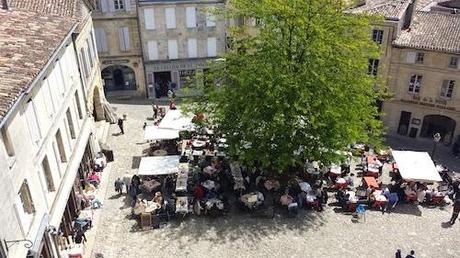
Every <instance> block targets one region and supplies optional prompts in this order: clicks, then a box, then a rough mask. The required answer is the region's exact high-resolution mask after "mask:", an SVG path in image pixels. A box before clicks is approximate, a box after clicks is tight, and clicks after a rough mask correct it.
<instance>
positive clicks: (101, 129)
mask: <svg viewBox="0 0 460 258" xmlns="http://www.w3.org/2000/svg"><path fill="white" fill-rule="evenodd" d="M109 131H110V123H109V122H107V121H98V122H96V135H97V139H98V141H99V144H105V143H106V142H107V137H108V136H109Z"/></svg>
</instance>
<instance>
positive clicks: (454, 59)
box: [449, 56, 458, 68]
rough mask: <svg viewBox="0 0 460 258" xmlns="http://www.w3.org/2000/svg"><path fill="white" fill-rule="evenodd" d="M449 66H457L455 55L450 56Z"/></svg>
mask: <svg viewBox="0 0 460 258" xmlns="http://www.w3.org/2000/svg"><path fill="white" fill-rule="evenodd" d="M449 67H450V68H458V57H456V56H452V57H450V61H449Z"/></svg>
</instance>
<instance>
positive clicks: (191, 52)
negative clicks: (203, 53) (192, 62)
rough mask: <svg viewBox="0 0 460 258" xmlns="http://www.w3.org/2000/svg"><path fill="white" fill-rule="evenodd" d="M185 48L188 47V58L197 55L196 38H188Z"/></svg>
mask: <svg viewBox="0 0 460 258" xmlns="http://www.w3.org/2000/svg"><path fill="white" fill-rule="evenodd" d="M187 49H188V57H189V58H196V57H198V53H197V44H196V39H188V41H187Z"/></svg>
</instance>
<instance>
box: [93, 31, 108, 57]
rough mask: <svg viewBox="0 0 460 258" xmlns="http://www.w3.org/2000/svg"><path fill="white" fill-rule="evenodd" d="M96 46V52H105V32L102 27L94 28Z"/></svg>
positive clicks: (106, 49)
mask: <svg viewBox="0 0 460 258" xmlns="http://www.w3.org/2000/svg"><path fill="white" fill-rule="evenodd" d="M94 30H95V33H96V47H97V51H98V52H107V51H108V48H107V34H106V33H105V30H104V29H103V28H95V29H94Z"/></svg>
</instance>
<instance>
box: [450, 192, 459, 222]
mask: <svg viewBox="0 0 460 258" xmlns="http://www.w3.org/2000/svg"><path fill="white" fill-rule="evenodd" d="M456 197H457V198H456V199H455V201H454V204H453V206H454V210H453V211H452V217H451V218H450V224H451V225H454V224H455V221H456V220H457V218H458V214H459V213H460V198H459V194H457V195H456Z"/></svg>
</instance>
